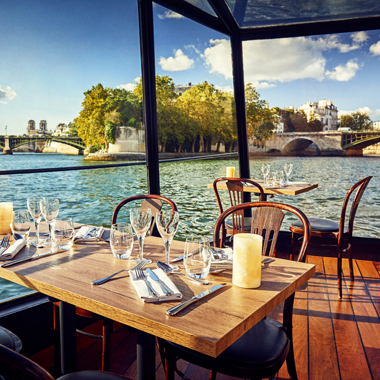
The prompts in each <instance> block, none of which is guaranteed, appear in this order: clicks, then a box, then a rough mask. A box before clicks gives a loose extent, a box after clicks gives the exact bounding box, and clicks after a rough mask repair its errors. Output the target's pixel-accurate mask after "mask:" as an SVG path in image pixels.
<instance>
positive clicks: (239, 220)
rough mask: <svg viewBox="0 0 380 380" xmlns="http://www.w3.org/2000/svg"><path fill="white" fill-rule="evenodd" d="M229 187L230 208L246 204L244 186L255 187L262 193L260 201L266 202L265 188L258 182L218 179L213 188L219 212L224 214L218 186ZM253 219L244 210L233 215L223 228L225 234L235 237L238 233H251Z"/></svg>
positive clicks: (241, 179) (242, 179) (239, 179)
mask: <svg viewBox="0 0 380 380" xmlns="http://www.w3.org/2000/svg"><path fill="white" fill-rule="evenodd" d="M224 182H225V184H226V186H227V190H228V195H229V197H230V207H232V206H235V205H238V204H241V203H243V202H244V198H243V194H244V191H243V187H244V186H247V185H248V186H253V187H256V188H257V189H258V190H259V191H260V201H264V200H265V193H264V190H263V188H262V187H261V186H260V185H259V184H258V183H256V182H254V181H252V180H250V179H244V178H217V179H216V180H215V181H214V182H213V184H212V187H213V189H214V193H215V196H216V200H217V202H218V207H219V212H220V214H222V213H223V204H222V201H221V197H220V194H219V191H218V185H219V184H221V183H224ZM251 220H252V219H251V217H249V216H244V210H240V211H238V212H236V213H234V214H232V215H231V218H229V219H227V220H226V221H225V225H224V226H223V227H224V229H223V231H224V234H230V235H235V234H237V233H242V232H250V230H251Z"/></svg>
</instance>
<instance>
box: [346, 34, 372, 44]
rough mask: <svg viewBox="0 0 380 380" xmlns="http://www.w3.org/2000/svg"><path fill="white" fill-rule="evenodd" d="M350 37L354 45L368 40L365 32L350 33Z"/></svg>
mask: <svg viewBox="0 0 380 380" xmlns="http://www.w3.org/2000/svg"><path fill="white" fill-rule="evenodd" d="M350 37H351V38H352V41H354V43H356V44H361V43H363V42H366V41H367V40H368V38H369V35H368V33H367V32H356V33H352V34H351V35H350Z"/></svg>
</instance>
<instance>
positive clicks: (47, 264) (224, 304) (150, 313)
mask: <svg viewBox="0 0 380 380" xmlns="http://www.w3.org/2000/svg"><path fill="white" fill-rule="evenodd" d="M183 248H184V243H183V242H180V241H173V242H172V248H171V257H172V258H174V257H176V256H179V255H182V254H183ZM44 250H47V249H40V250H38V252H43V251H44ZM137 250H138V247H137V244H135V247H134V251H133V254H132V257H136V256H137ZM35 251H36V249H35V248H33V247H31V248H24V249H23V250H22V251H21V252H19V254H18V255H17V256H16V257H15V258H21V257H23V256H28V255H32V254H34V253H35ZM144 256H146V257H150V258H151V259H152V260H153V263H152V264H151V265H150V267H152V268H154V267H155V264H154V262H155V261H157V260H161V261H164V245H163V241H162V239H161V238H157V237H147V238H146V239H145V244H144ZM133 265H134V264H132V262H131V261H130V259H128V260H119V259H116V258H114V257H113V255H112V253H111V249H110V246H109V244H108V243H105V242H81V243H79V242H78V243H76V244H75V245H74V246H73V247H72V249H71V250H68V251H65V252H61V253H57V254H55V255H53V256H48V257H44V258H41V259H37V260H33V261H27V262H24V263H20V264H18V265H15V266H11V267H7V268H1V267H0V276H1V277H3V278H5V279H7V280H10V281H13V282H15V283H17V284H20V285H23V286H26V287H28V288H30V289H34V290H37V291H39V292H41V293H43V294H46V295H49V296H53V297H55V298H58V299H60V300H62V301H65V302H67V303H70V304H73V305H75V306H79V307H82V308H84V309H87V310H90V311H92V312H95V313H97V314H100V315H102V316H104V317H108V318H111V319H113V320H115V321H118V322H120V323H123V324H126V325H129V326H132V327H135V328H136V329H139V330H141V331H144V332H146V333H149V334H152V335H155V336H159V337H161V338H164V339H168V340H170V341H173V342H175V343H178V344H181V345H183V346H186V347H189V348H191V349H194V350H197V351H199V352H202V353H205V354H208V355H210V356H213V357H216V356H218V355H219V354H220V353H221V352H223V351H224V350H225V349H226V348H227V347H228V346H230V345H231V344H232V343H233V342H235V341H236V340H237V339H238V338H239V337H240V336H242V335H243V334H244V333H245V332H246V331H248V330H249V329H250V328H251V327H252V326H254V325H255V324H256V323H257V322H258V321H260V320H261V319H262V318H263V317H264V316H265V315H267V314H268V313H269V312H270V311H272V310H273V309H274V308H276V307H277V306H278V305H279V304H280V303H281V302H283V301H284V300H285V299H286V298H287V297H288V296H290V295H291V294H292V293H293V292H294V291H296V290H297V289H298V288H299V287H301V286H302V285H303V284H305V283H306V282H307V281H308V280H309V279H310V278H311V277H312V276H313V275H314V274H315V266H314V265H311V264H304V263H298V262H293V261H288V260H281V259H276V260H275V261H274V262H273V263H271V264H270V265H269V266H268V267H267V268H266V269H264V270H263V272H262V283H261V286H260V288H258V289H242V288H238V287H236V286H234V285H232V271H226V272H223V273H221V274H219V275H209V276H208V279H209V280H210V285H207V286H203V285H197V284H195V283H193V282H191V281H189V280H187V279H186V278H182V277H181V276H172V277H171V279H172V281H173V282H174V283H175V284H176V286H177V287H178V288H179V290H180V291H181V293H182V294H183V299H182V301H185V300H188V299H189V298H191V297H192V296H194V295H196V294H198V293H200V292H202V291H204V290H205V289H206V288H207V287H209V286H213V285H216V284H218V283H222V282H227V283H228V286H226V287H224V288H223V289H221V290H219V291H217V292H215V293H214V294H211V295H210V296H208V297H205V298H204V299H202V300H200V301H198V302H197V303H195V304H193V305H191V306H189V307H188V308H186V309H185V310H183V311H182V312H180V313H179V314H177V315H176V316H173V317H169V316H168V315H166V310H167V309H168V308H170V307H172V306H175V305H177V304H178V303H179V301H171V302H161V303H144V302H143V301H142V300H140V299H139V298H138V296H137V294H136V292H135V290H134V288H133V286H132V284H131V280H130V278H129V275H128V272H122V273H120V274H119V275H117V276H116V277H115V278H114V279H113V280H111V281H109V282H107V283H105V284H103V285H100V286H95V285H91V284H90V283H91V281H93V280H96V279H100V278H102V277H105V276H107V275H109V274H111V273H114V272H117V271H118V270H120V269H122V268H131V267H132V266H133ZM179 265H180V266H181V267H182V268H183V264H182V262H179ZM182 301H181V302H182Z"/></svg>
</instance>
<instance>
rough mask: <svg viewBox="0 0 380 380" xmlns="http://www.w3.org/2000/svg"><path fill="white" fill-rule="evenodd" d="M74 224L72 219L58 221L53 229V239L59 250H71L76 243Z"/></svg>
mask: <svg viewBox="0 0 380 380" xmlns="http://www.w3.org/2000/svg"><path fill="white" fill-rule="evenodd" d="M74 235H75V232H74V223H73V220H72V219H71V218H64V219H56V220H55V222H54V225H53V228H52V239H53V243H54V246H55V247H56V248H57V249H70V248H71V247H72V245H73V242H74Z"/></svg>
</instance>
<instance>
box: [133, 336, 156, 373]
mask: <svg viewBox="0 0 380 380" xmlns="http://www.w3.org/2000/svg"><path fill="white" fill-rule="evenodd" d="M155 378H156V337H155V336H153V335H150V334H147V333H145V332H143V331H138V332H137V380H153V379H155Z"/></svg>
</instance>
